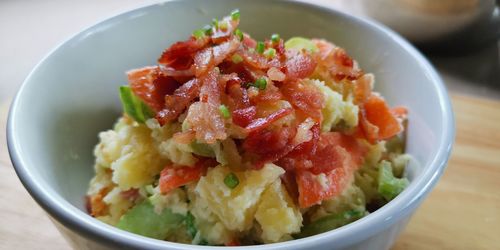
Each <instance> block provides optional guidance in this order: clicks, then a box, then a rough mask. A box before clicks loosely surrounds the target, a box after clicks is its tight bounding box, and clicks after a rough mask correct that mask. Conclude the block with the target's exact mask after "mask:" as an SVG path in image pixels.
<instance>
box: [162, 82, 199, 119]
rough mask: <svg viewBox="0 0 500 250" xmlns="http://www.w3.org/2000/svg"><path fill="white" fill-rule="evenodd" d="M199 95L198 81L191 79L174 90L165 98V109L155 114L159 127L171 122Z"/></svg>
mask: <svg viewBox="0 0 500 250" xmlns="http://www.w3.org/2000/svg"><path fill="white" fill-rule="evenodd" d="M199 93H200V81H199V80H197V79H196V78H195V79H192V80H191V81H189V82H186V83H184V84H183V85H182V86H181V87H179V88H178V89H176V90H175V91H174V93H173V94H172V95H166V96H165V108H164V109H162V110H161V111H159V112H158V113H157V114H156V119H157V120H158V122H159V123H160V124H161V125H164V124H166V123H168V122H170V121H173V120H175V119H177V117H179V115H180V114H182V112H183V111H184V110H185V109H186V107H187V106H189V104H191V103H192V102H193V101H194V99H195V98H196V97H198V95H199Z"/></svg>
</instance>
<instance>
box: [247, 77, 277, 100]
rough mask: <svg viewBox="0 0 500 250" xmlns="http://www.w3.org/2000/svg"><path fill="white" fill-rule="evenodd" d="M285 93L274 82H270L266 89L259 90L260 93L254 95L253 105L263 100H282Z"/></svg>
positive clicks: (252, 98)
mask: <svg viewBox="0 0 500 250" xmlns="http://www.w3.org/2000/svg"><path fill="white" fill-rule="evenodd" d="M282 98H283V95H282V94H281V91H280V89H279V88H278V87H276V86H274V84H273V83H271V82H268V84H267V87H266V89H265V90H263V91H262V90H259V92H258V94H257V95H255V96H252V97H251V98H250V101H251V102H252V104H253V105H257V104H259V103H263V102H275V101H278V100H281V99H282Z"/></svg>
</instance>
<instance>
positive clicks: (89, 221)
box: [7, 0, 455, 250]
mask: <svg viewBox="0 0 500 250" xmlns="http://www.w3.org/2000/svg"><path fill="white" fill-rule="evenodd" d="M275 1H276V0H275ZM168 2H179V0H167V1H162V2H158V3H153V4H147V5H144V6H140V7H137V8H134V9H131V10H126V11H122V12H120V13H118V14H115V15H112V16H111V17H108V18H105V19H102V20H100V21H98V22H96V23H94V24H92V25H90V26H88V27H87V28H85V29H83V30H81V31H79V32H77V33H76V34H74V35H72V36H70V37H69V38H68V39H66V40H64V41H62V42H61V43H60V44H58V45H57V46H56V47H54V48H53V49H52V50H51V51H50V52H49V53H47V54H46V55H45V56H44V57H43V59H42V60H40V61H39V62H38V63H37V65H36V66H35V67H34V68H33V69H32V70H31V72H30V73H29V74H28V76H27V77H26V79H25V80H24V81H23V84H22V85H21V87H20V88H19V90H18V92H17V94H16V96H15V98H14V100H13V102H12V104H11V106H10V110H9V116H8V121H7V146H8V150H9V155H10V158H11V161H12V164H13V166H14V169H15V171H16V173H17V175H18V177H19V179H20V180H21V182H22V184H23V185H24V187H25V188H26V190H27V191H28V192H29V193H30V195H31V196H32V197H33V198H34V199H35V201H36V202H37V203H38V204H39V205H40V206H41V207H42V208H43V209H44V210H45V211H46V212H47V213H48V214H49V216H50V217H51V218H52V219H55V220H56V221H57V222H58V223H60V224H63V225H64V226H65V227H67V228H69V229H71V230H74V231H77V232H78V233H79V234H81V235H83V236H84V237H86V238H90V239H93V240H95V241H99V242H100V243H103V244H105V245H109V246H116V245H117V244H118V245H120V246H124V247H125V246H126V247H127V248H129V247H132V248H142V249H167V248H168V249H172V248H175V249H183V250H184V249H186V250H187V249H193V248H197V249H213V248H214V247H213V246H196V245H189V244H181V243H175V242H168V241H162V240H156V239H151V238H147V237H143V236H140V235H136V234H133V233H129V232H126V231H123V230H120V229H117V228H115V227H112V226H110V225H107V224H105V223H103V222H100V221H98V220H95V219H93V218H92V217H90V216H89V215H88V214H87V213H85V212H83V211H81V210H80V209H78V208H76V207H74V206H73V205H72V204H70V203H69V202H68V201H66V200H65V199H63V198H62V197H61V196H60V195H58V194H57V193H55V192H54V191H53V190H52V188H50V187H49V186H48V185H46V184H45V183H44V182H43V181H41V180H37V176H35V175H34V174H33V173H32V172H31V171H30V170H29V168H27V167H26V165H27V164H26V163H25V161H24V160H23V157H22V155H21V152H20V145H19V141H18V140H17V139H16V136H15V134H16V127H17V126H16V122H17V121H16V120H17V113H18V103H19V99H20V98H21V96H22V93H23V92H24V91H25V89H26V88H27V87H26V86H27V85H28V82H30V81H31V78H32V76H33V74H34V73H35V72H37V71H38V69H39V68H40V67H41V65H43V64H44V62H45V61H46V60H47V59H48V58H49V57H50V56H52V55H53V54H54V53H55V52H56V51H57V50H58V49H59V48H61V47H62V46H64V45H65V44H66V43H68V42H70V41H71V40H73V39H77V38H78V37H79V36H81V35H83V34H85V33H87V32H88V31H90V30H92V29H94V28H96V27H98V26H100V25H104V24H105V23H108V22H111V21H113V19H116V18H121V17H123V16H128V15H133V14H134V13H137V12H139V11H144V10H146V9H148V8H154V6H158V5H163V4H166V3H168ZM288 4H294V5H299V6H301V7H304V8H307V9H308V11H310V10H311V9H312V10H315V11H323V12H328V13H329V14H330V15H336V16H340V17H341V18H343V19H346V20H349V21H350V22H353V23H356V24H358V25H362V26H365V27H367V28H369V29H372V30H375V31H376V32H377V33H380V34H381V35H385V36H387V37H389V38H391V40H392V41H393V42H394V43H395V44H397V45H399V46H401V48H402V49H404V50H405V51H406V52H408V53H409V54H410V55H411V56H412V57H413V58H414V60H415V61H416V62H417V63H418V65H419V67H420V68H421V69H422V72H423V73H426V74H427V75H428V77H429V79H430V81H431V82H432V83H433V84H434V85H435V89H436V92H437V95H438V97H439V103H440V106H439V108H440V109H441V112H442V114H443V123H442V130H443V133H442V134H441V136H440V137H439V147H438V151H437V153H436V154H435V155H434V157H433V158H432V159H431V161H430V163H429V164H428V165H426V166H425V167H424V168H423V172H422V173H421V174H420V176H419V177H418V178H416V179H415V180H414V181H412V183H411V184H410V186H408V188H407V189H405V190H404V191H403V193H401V194H400V195H398V196H397V197H396V198H395V199H394V200H392V201H391V202H389V203H388V204H386V205H384V206H383V207H381V208H379V209H378V210H376V211H375V212H373V213H371V214H370V215H368V216H366V217H363V218H361V219H360V220H357V221H355V222H353V223H350V224H348V225H345V226H343V227H340V228H338V229H335V230H331V231H328V232H325V233H321V234H318V235H314V236H310V237H306V238H303V239H297V240H293V241H285V242H280V243H272V244H265V245H258V246H245V248H248V249H257V248H259V249H262V248H263V247H265V248H266V249H285V248H295V247H305V246H311V245H316V244H321V242H327V241H334V240H339V244H340V245H348V244H350V243H353V242H357V241H360V238H361V239H366V238H368V237H371V236H373V235H374V234H376V233H377V232H380V231H382V230H384V229H386V228H388V227H389V226H390V225H392V224H394V223H395V222H397V221H399V220H400V219H402V218H403V217H406V216H409V214H410V213H411V212H412V211H413V209H414V208H415V207H417V206H418V205H419V204H420V201H421V200H422V199H423V198H425V196H426V195H427V193H428V192H429V191H430V190H431V189H432V187H433V186H434V185H435V184H436V182H437V181H438V179H439V178H440V176H441V175H442V173H443V171H444V169H445V167H446V164H447V161H448V158H449V155H450V153H451V150H452V145H453V142H454V137H455V123H454V114H453V110H452V106H451V102H450V98H449V96H448V93H447V91H446V88H445V85H444V84H443V82H442V80H441V78H440V77H439V75H438V73H437V72H436V71H435V69H434V68H433V67H432V65H431V63H430V62H429V61H428V60H427V59H426V58H425V57H424V56H423V55H422V54H421V53H420V52H419V51H418V50H417V49H415V47H413V45H411V44H410V43H409V42H407V41H406V40H405V39H404V38H402V37H401V36H399V35H398V34H396V33H395V32H393V31H392V30H390V29H388V28H386V27H385V26H383V25H382V24H379V23H377V22H376V21H373V20H367V19H364V18H361V17H356V16H353V15H350V14H347V13H344V12H341V11H338V10H336V9H334V8H332V7H328V6H325V5H320V4H318V3H314V2H313V3H310V2H306V1H304V0H292V1H289V3H288ZM369 225H380V226H378V227H373V226H372V227H371V226H369ZM351 235H358V236H359V237H358V238H357V239H353V237H349V236H351ZM224 248H225V249H227V248H228V247H224ZM229 248H232V247H229Z"/></svg>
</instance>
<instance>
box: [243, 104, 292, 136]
mask: <svg viewBox="0 0 500 250" xmlns="http://www.w3.org/2000/svg"><path fill="white" fill-rule="evenodd" d="M292 112H293V109H291V108H283V109H280V110H278V111H276V112H274V113H272V114H270V115H269V116H267V117H262V118H257V119H255V120H253V121H252V122H251V123H250V124H248V126H246V127H245V128H246V130H248V131H249V132H252V131H256V130H261V129H263V128H265V127H267V126H269V125H270V124H271V123H273V122H275V121H277V120H279V119H281V118H283V117H285V116H287V115H289V114H291V113H292Z"/></svg>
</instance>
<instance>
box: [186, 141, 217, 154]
mask: <svg viewBox="0 0 500 250" xmlns="http://www.w3.org/2000/svg"><path fill="white" fill-rule="evenodd" d="M191 148H192V149H193V153H194V154H196V155H199V156H204V157H211V158H214V157H215V152H214V150H213V149H212V147H210V145H208V144H206V143H201V142H198V141H197V140H194V141H193V142H191Z"/></svg>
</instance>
